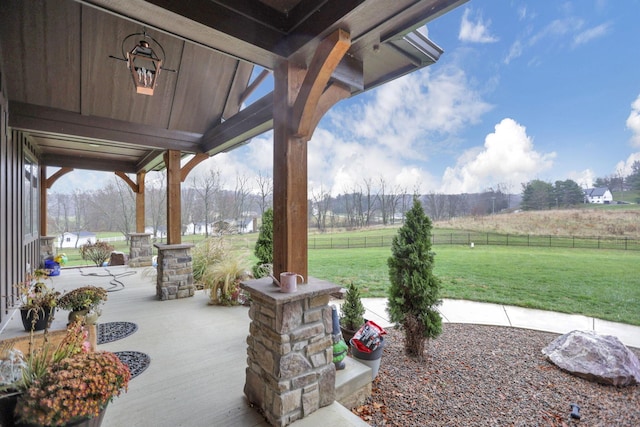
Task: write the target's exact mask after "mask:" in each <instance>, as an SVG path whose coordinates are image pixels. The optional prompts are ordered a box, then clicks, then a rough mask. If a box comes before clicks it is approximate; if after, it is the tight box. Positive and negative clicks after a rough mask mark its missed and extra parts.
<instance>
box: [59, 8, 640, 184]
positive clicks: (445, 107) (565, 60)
mask: <svg viewBox="0 0 640 427" xmlns="http://www.w3.org/2000/svg"><path fill="white" fill-rule="evenodd" d="M638 17H640V1H638V0H626V1H619V0H579V1H578V0H575V1H533V0H527V1H524V0H522V1H517V0H514V1H500V2H498V1H474V0H471V1H469V2H468V3H466V4H464V5H462V6H461V7H459V8H457V9H455V10H453V11H451V12H449V13H448V14H445V15H443V16H441V17H440V18H437V19H436V20H434V21H432V22H430V23H428V24H427V26H426V28H423V29H422V31H424V32H425V33H426V34H427V35H428V37H429V38H430V39H431V40H432V41H434V42H435V43H436V44H438V45H439V46H440V47H442V48H443V49H444V54H443V55H442V56H441V58H440V60H439V61H438V62H437V63H436V64H434V65H432V66H430V67H427V68H426V69H423V70H421V71H418V72H415V73H412V74H410V75H408V76H405V77H403V78H401V79H398V80H396V81H394V82H391V83H388V84H386V85H384V86H382V87H380V88H377V89H375V90H372V91H369V92H366V93H364V94H360V95H358V96H356V97H354V98H351V99H349V100H345V101H342V102H340V103H339V104H337V105H336V106H334V107H333V108H332V110H330V111H329V113H327V115H326V116H325V117H324V118H323V119H322V121H321V122H320V124H319V126H318V128H317V129H316V131H315V133H314V136H313V138H312V139H311V140H310V141H309V191H310V193H312V192H319V191H330V192H331V193H332V194H334V195H335V194H339V193H344V192H350V191H353V190H356V189H358V188H359V187H362V186H363V183H364V180H367V179H369V180H371V181H372V182H373V183H374V185H375V184H376V183H380V182H382V181H384V182H385V185H386V186H387V188H388V189H398V190H403V191H409V192H413V191H415V190H418V191H420V192H422V193H433V192H435V193H464V192H477V191H483V190H485V189H488V188H494V189H496V188H497V187H498V186H501V188H502V189H506V190H507V191H510V192H513V193H519V192H521V184H522V183H526V182H528V181H530V180H532V179H542V180H544V181H549V182H553V181H555V180H558V179H562V180H564V179H569V178H570V179H573V180H575V181H576V182H578V183H579V184H580V185H582V186H590V185H591V184H592V182H593V180H594V179H595V178H597V177H604V176H607V175H616V174H618V173H623V174H625V175H626V174H628V173H629V171H630V166H631V164H632V163H633V161H634V160H640V52H639V48H638V41H639V40H640V24H638ZM269 84H272V81H271V80H267V81H266V82H265V83H264V84H263V87H262V88H261V90H262V91H265V90H269V87H268V86H269ZM257 95H259V94H256V96H257ZM272 150H273V143H272V134H271V133H270V132H269V133H267V134H264V135H262V136H260V137H258V138H255V139H254V140H253V141H252V142H251V143H249V144H248V145H246V146H244V147H242V148H240V149H237V150H234V151H232V152H230V153H226V154H221V155H218V156H215V157H213V158H211V159H209V160H208V161H206V162H204V163H203V164H201V165H200V166H199V167H198V168H196V169H195V170H194V171H193V172H192V173H193V174H195V175H198V174H202V173H206V170H207V169H211V168H215V169H218V170H220V171H221V173H222V176H223V179H224V181H225V182H226V183H227V186H228V187H230V188H233V186H234V185H235V180H236V176H238V174H239V175H241V176H245V177H248V178H252V177H253V176H255V175H256V174H257V172H261V173H262V174H263V175H264V174H271V169H272V156H273V155H272ZM72 175H76V174H69V175H68V177H69V179H72V178H71V176H72ZM85 181H86V180H85ZM249 181H252V180H251V179H250V180H249ZM69 185H73V184H69ZM56 190H58V189H57V188H54V191H56Z"/></svg>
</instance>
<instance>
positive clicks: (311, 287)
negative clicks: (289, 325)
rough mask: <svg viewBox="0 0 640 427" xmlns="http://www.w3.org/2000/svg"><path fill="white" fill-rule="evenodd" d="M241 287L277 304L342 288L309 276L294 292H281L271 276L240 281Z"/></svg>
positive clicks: (329, 292) (251, 293) (330, 292)
mask: <svg viewBox="0 0 640 427" xmlns="http://www.w3.org/2000/svg"><path fill="white" fill-rule="evenodd" d="M240 287H241V288H242V289H244V290H245V291H247V292H249V294H250V295H257V296H260V297H262V298H263V299H266V300H269V301H273V303H275V304H284V303H288V302H292V301H297V300H301V299H304V298H312V297H316V296H320V295H326V294H332V293H334V292H337V291H339V290H340V289H341V288H342V287H341V286H338V285H336V284H335V283H331V282H328V281H326V280H322V279H316V278H315V277H309V280H308V281H307V282H306V283H303V284H301V285H298V290H297V291H296V292H292V293H285V292H280V288H279V287H278V286H277V285H276V284H274V283H273V279H272V278H271V277H263V278H261V279H254V280H244V281H242V282H240Z"/></svg>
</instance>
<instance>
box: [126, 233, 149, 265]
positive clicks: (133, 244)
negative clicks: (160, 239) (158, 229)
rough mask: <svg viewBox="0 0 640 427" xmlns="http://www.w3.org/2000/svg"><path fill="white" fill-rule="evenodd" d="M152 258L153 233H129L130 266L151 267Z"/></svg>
mask: <svg viewBox="0 0 640 427" xmlns="http://www.w3.org/2000/svg"><path fill="white" fill-rule="evenodd" d="M152 258H153V247H152V246H151V234H149V233H129V262H128V264H129V267H149V266H150V265H151V264H152V262H151V259H152Z"/></svg>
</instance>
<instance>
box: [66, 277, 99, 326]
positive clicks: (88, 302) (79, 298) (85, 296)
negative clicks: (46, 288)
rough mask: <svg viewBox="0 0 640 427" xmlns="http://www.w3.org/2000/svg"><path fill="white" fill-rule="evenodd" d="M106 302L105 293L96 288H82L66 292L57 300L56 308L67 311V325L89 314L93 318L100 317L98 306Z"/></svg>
mask: <svg viewBox="0 0 640 427" xmlns="http://www.w3.org/2000/svg"><path fill="white" fill-rule="evenodd" d="M106 300H107V291H106V289H104V288H100V287H98V286H82V287H80V288H77V289H74V290H72V291H69V292H66V293H65V294H63V295H62V296H61V297H60V298H58V307H60V308H62V309H63V310H69V312H70V313H69V323H73V322H74V321H75V320H76V319H77V318H78V317H86V316H87V315H89V314H90V313H91V314H93V315H94V317H95V318H97V316H99V315H100V310H99V309H98V306H99V305H100V304H102V303H104V302H105V301H106Z"/></svg>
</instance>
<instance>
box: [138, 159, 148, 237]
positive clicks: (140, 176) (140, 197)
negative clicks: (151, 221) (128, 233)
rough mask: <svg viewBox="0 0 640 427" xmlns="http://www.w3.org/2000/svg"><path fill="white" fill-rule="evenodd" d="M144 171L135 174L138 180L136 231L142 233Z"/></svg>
mask: <svg viewBox="0 0 640 427" xmlns="http://www.w3.org/2000/svg"><path fill="white" fill-rule="evenodd" d="M146 175H147V172H146V171H140V172H138V173H137V174H136V181H137V182H138V191H137V192H136V233H144V226H145V194H144V190H145V188H144V187H145V183H144V180H145V177H146Z"/></svg>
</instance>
